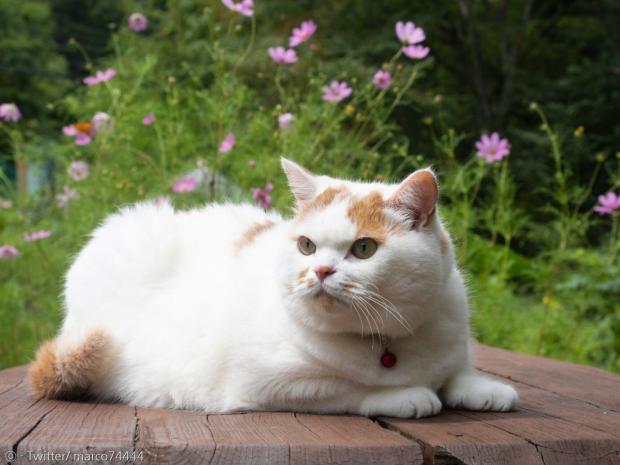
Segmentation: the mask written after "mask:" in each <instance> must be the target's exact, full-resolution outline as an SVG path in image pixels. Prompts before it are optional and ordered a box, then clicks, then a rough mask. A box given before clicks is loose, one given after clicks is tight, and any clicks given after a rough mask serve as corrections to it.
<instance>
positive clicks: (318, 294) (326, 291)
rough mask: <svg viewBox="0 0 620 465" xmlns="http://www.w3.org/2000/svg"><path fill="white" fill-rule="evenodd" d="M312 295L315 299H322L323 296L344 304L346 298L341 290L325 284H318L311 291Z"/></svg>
mask: <svg viewBox="0 0 620 465" xmlns="http://www.w3.org/2000/svg"><path fill="white" fill-rule="evenodd" d="M312 297H313V298H315V299H317V300H318V299H324V298H329V299H333V300H335V301H337V302H340V303H343V304H346V303H347V300H346V298H345V297H344V296H343V295H342V292H339V291H338V289H332V288H329V287H327V286H325V285H324V284H319V285H318V286H317V287H316V289H315V291H314V292H313V293H312Z"/></svg>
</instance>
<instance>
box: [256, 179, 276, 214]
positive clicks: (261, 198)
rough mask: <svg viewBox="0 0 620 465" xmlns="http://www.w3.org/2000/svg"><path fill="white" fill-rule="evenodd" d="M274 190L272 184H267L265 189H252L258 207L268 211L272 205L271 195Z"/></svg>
mask: <svg viewBox="0 0 620 465" xmlns="http://www.w3.org/2000/svg"><path fill="white" fill-rule="evenodd" d="M272 190H273V184H271V183H270V182H268V183H267V184H265V187H263V188H262V189H260V188H258V187H254V188H253V189H252V197H254V201H255V202H256V205H259V206H260V207H262V208H264V209H265V210H267V209H268V208H269V206H270V205H271V196H270V195H269V193H270V192H271V191H272Z"/></svg>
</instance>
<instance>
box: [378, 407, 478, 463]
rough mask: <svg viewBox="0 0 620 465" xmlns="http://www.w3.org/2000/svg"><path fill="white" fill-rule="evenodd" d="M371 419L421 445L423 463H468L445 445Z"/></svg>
mask: <svg viewBox="0 0 620 465" xmlns="http://www.w3.org/2000/svg"><path fill="white" fill-rule="evenodd" d="M370 419H371V420H372V421H373V422H374V423H376V424H377V425H379V426H380V427H381V428H383V429H386V430H388V431H392V432H394V433H397V434H399V435H400V436H402V437H404V438H405V439H407V440H408V441H413V442H414V443H416V444H417V445H418V446H420V448H421V449H422V457H423V460H424V462H423V464H422V465H467V464H466V463H465V462H463V461H462V460H460V459H459V458H458V457H455V456H454V455H452V453H450V451H448V450H446V449H444V448H443V447H435V446H433V445H432V444H429V443H427V442H425V441H423V440H422V439H419V438H416V437H415V436H413V435H412V434H409V433H407V432H406V431H403V430H401V429H400V428H398V427H396V426H393V425H391V424H390V423H387V422H385V421H383V420H381V419H380V418H376V417H373V418H370Z"/></svg>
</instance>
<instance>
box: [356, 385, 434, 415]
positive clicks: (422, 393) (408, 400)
mask: <svg viewBox="0 0 620 465" xmlns="http://www.w3.org/2000/svg"><path fill="white" fill-rule="evenodd" d="M440 410H441V401H440V400H439V397H437V394H435V393H434V392H433V391H431V390H430V389H427V388H424V387H413V388H405V389H385V390H382V391H379V392H376V393H373V394H370V395H368V396H366V398H365V399H364V400H363V401H362V404H361V407H360V413H361V414H362V415H365V416H375V415H384V416H388V417H398V418H422V417H428V416H431V415H437V414H438V413H439V411H440Z"/></svg>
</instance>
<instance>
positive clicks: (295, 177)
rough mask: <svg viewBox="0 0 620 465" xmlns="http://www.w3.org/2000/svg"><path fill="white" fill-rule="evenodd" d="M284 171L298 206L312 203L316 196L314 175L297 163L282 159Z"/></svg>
mask: <svg viewBox="0 0 620 465" xmlns="http://www.w3.org/2000/svg"><path fill="white" fill-rule="evenodd" d="M281 162H282V169H283V170H284V173H285V174H286V177H287V178H288V185H289V187H290V188H291V192H292V193H293V195H294V196H295V200H296V201H297V206H298V207H299V206H302V205H304V204H305V203H308V202H310V201H311V200H312V199H314V197H315V196H316V183H315V180H314V175H313V174H312V173H311V172H310V171H308V170H306V169H305V168H303V167H301V166H299V165H298V164H297V163H295V162H292V161H290V160H287V159H286V158H282V159H281Z"/></svg>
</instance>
